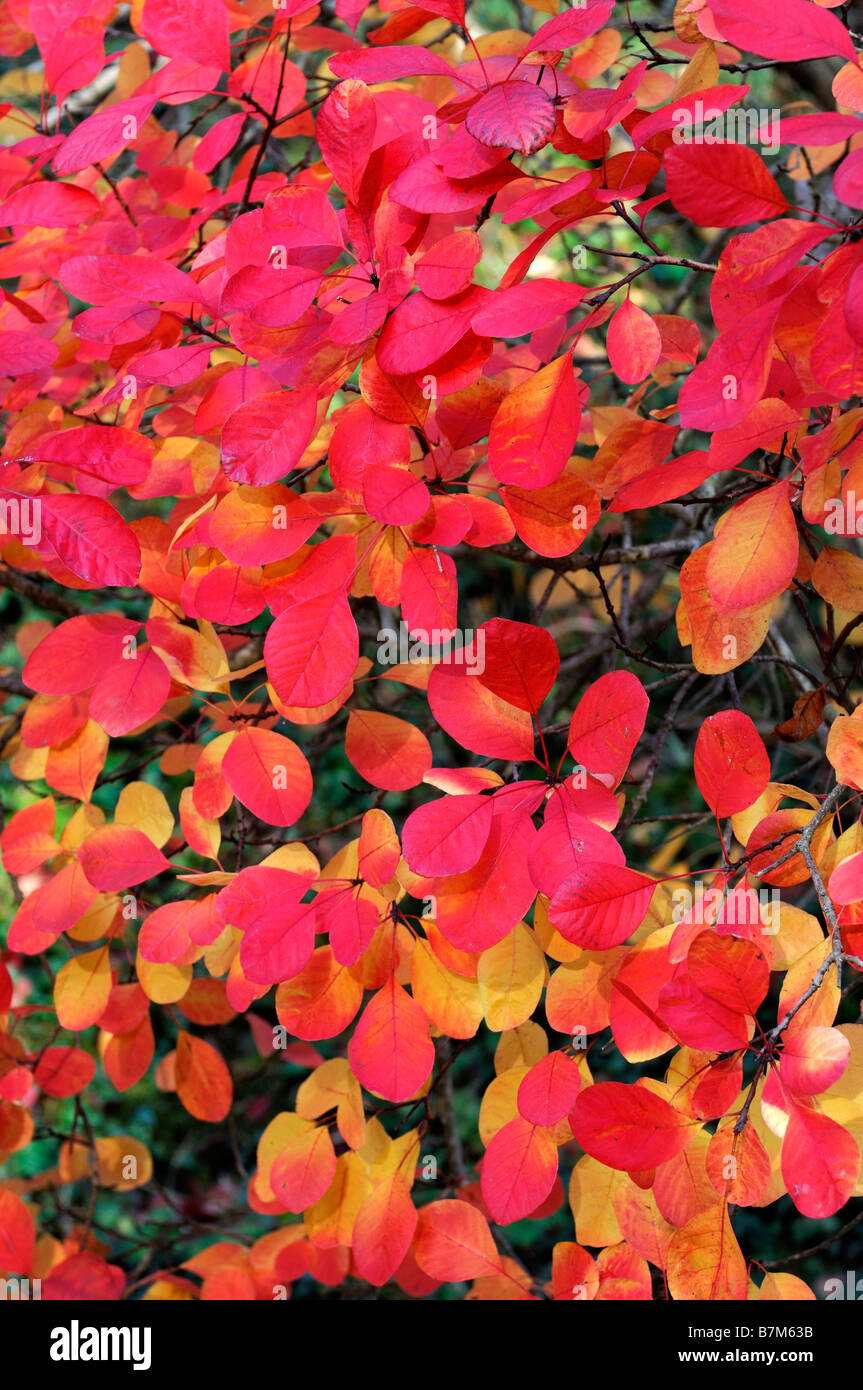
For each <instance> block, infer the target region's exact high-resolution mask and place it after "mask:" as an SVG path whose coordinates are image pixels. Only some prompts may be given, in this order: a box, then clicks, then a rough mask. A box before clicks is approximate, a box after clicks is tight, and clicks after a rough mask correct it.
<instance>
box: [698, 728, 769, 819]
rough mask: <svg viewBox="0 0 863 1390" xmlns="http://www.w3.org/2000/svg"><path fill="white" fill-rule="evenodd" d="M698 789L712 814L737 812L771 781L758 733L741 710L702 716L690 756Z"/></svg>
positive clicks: (721, 817) (731, 814)
mask: <svg viewBox="0 0 863 1390" xmlns="http://www.w3.org/2000/svg"><path fill="white" fill-rule="evenodd" d="M693 766H694V769H695V780H696V782H697V783H698V790H699V791H700V792H701V795H702V796H703V797H704V800H705V801H706V802H707V804H708V806H709V807H710V809H711V811H713V813H714V815H716V816H718V817H719V818H720V819H723V818H724V817H725V816H733V815H736V813H737V812H738V811H744V810H745V809H746V807H747V806H751V805H752V803H753V802H754V801H757V800H758V798H759V796H760V795H761V793H762V792H763V791H764V788H765V787H766V786H767V783H768V782H769V781H770V759H769V757H768V756H767V749H766V748H765V747H764V744H763V742H762V740H761V735H760V734H759V732H758V730H757V729H756V727H755V725H754V724H753V722H752V720H751V719H750V718H749V715H748V714H743V713H742V712H741V711H740V710H736V709H726V710H722V711H721V712H720V713H719V714H711V715H710V716H709V717H708V718H707V719H705V721H704V723H703V724H702V726H701V728H700V729H699V731H698V738H697V739H696V740H695V754H694V757H693Z"/></svg>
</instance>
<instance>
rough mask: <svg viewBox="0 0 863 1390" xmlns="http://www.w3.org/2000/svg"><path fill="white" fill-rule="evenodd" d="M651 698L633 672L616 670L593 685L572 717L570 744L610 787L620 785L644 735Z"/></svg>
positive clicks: (568, 743) (580, 758)
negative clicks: (636, 747)
mask: <svg viewBox="0 0 863 1390" xmlns="http://www.w3.org/2000/svg"><path fill="white" fill-rule="evenodd" d="M649 704H650V701H649V699H648V697H647V695H646V693H645V690H644V686H643V685H642V684H641V681H640V680H639V679H638V677H637V676H634V675H632V673H631V672H630V671H612V672H609V674H608V675H605V676H600V678H599V680H598V681H594V682H593V684H592V685H589V686H588V688H587V690H586V691H585V692H584V694H583V695H582V697H581V699H580V700H579V702H578V704H577V705H576V707H575V713H574V714H573V716H572V719H571V720H570V725H569V735H568V738H567V747H568V748H569V751H570V753H571V754H572V756H573V757H574V758H575V760H576V761H577V762H579V763H581V764H582V766H583V767H584V768H585V769H586V770H587V771H588V772H590V773H592V775H593V776H594V777H596V778H597V780H598V781H600V782H603V783H604V784H605V785H606V786H607V787H612V788H613V787H616V786H617V784H618V782H619V781H620V779H621V778H622V777H623V774H624V773H625V772H626V769H627V768H628V766H629V760H630V758H631V757H632V754H633V751H634V749H635V745H636V744H637V743H638V740H639V738H640V737H641V734H642V730H643V729H644V723H645V720H646V719H647V710H648V706H649Z"/></svg>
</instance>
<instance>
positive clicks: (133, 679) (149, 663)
mask: <svg viewBox="0 0 863 1390" xmlns="http://www.w3.org/2000/svg"><path fill="white" fill-rule="evenodd" d="M135 653H136V654H135V656H134V658H131V657H130V658H127V659H121V660H120V661H115V662H114V664H113V665H112V666H111V668H110V669H109V670H108V671H107V672H106V673H105V675H103V676H102V677H101V679H100V680H99V682H98V684H97V686H96V688H95V690H94V691H93V693H92V695H91V696H90V718H91V719H95V721H96V723H97V724H101V726H102V728H103V729H104V730H105V733H106V734H110V735H111V737H112V738H116V737H117V736H118V735H121V734H128V733H131V732H132V730H133V729H137V728H138V727H139V726H140V725H141V724H146V723H147V721H148V720H150V719H152V718H154V716H155V715H157V714H158V713H159V711H160V710H161V708H162V706H163V705H164V703H165V701H166V700H167V698H168V695H169V693H170V690H171V676H170V673H169V671H168V668H167V666H166V665H165V663H164V661H163V660H162V658H161V657H160V656H157V655H156V653H155V652H154V651H153V649H152V647H145V648H144V649H143V650H139V649H137V648H136V649H135Z"/></svg>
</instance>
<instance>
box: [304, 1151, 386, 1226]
mask: <svg viewBox="0 0 863 1390" xmlns="http://www.w3.org/2000/svg"><path fill="white" fill-rule="evenodd" d="M371 1190H372V1183H371V1179H370V1178H369V1175H368V1173H367V1172H366V1167H365V1164H364V1163H363V1161H362V1159H361V1158H360V1156H359V1154H355V1153H344V1154H342V1155H341V1157H340V1158H339V1161H338V1163H337V1164H336V1174H335V1177H334V1178H333V1181H332V1183H331V1184H330V1187H329V1190H328V1191H327V1192H325V1193H324V1195H323V1197H321V1199H320V1201H318V1202H315V1204H314V1206H311V1207H308V1208H307V1209H306V1211H305V1213H304V1217H303V1219H304V1221H305V1223H306V1230H307V1231H308V1233H309V1238H310V1239H311V1241H312V1244H313V1245H317V1246H320V1247H321V1248H322V1249H329V1248H330V1247H332V1246H333V1245H350V1243H351V1236H352V1235H353V1231H354V1222H355V1221H356V1219H357V1212H358V1211H359V1209H360V1207H361V1206H362V1204H363V1202H364V1201H365V1199H366V1197H367V1196H368V1194H369V1193H370V1192H371Z"/></svg>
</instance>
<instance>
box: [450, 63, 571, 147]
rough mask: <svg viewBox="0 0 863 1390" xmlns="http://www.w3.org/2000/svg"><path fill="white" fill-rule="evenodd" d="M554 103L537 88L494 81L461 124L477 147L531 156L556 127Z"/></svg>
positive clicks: (546, 94)
mask: <svg viewBox="0 0 863 1390" xmlns="http://www.w3.org/2000/svg"><path fill="white" fill-rule="evenodd" d="M556 119H557V118H556V115H555V109H554V102H553V101H552V99H551V97H550V96H549V95H548V93H547V92H544V91H543V90H542V88H541V87H534V86H533V85H532V83H528V82H520V81H519V80H518V79H514V80H513V81H510V82H498V83H497V84H496V85H495V86H494V87H490V88H489V89H488V91H487V92H484V93H483V95H482V96H481V97H480V99H479V101H477V102H474V104H473V106H472V107H471V108H470V110H469V111H468V113H467V117H466V119H465V125H466V126H467V129H468V130H469V131H470V133H471V135H472V136H473V137H474V139H475V140H478V141H479V142H480V144H481V145H493V146H503V147H505V148H507V149H515V150H520V151H521V153H522V154H533V153H534V151H535V150H538V149H540V148H541V146H543V145H544V144H545V143H546V141H547V140H548V138H549V136H550V135H551V134H552V133H553V131H554V127H555V124H556Z"/></svg>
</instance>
